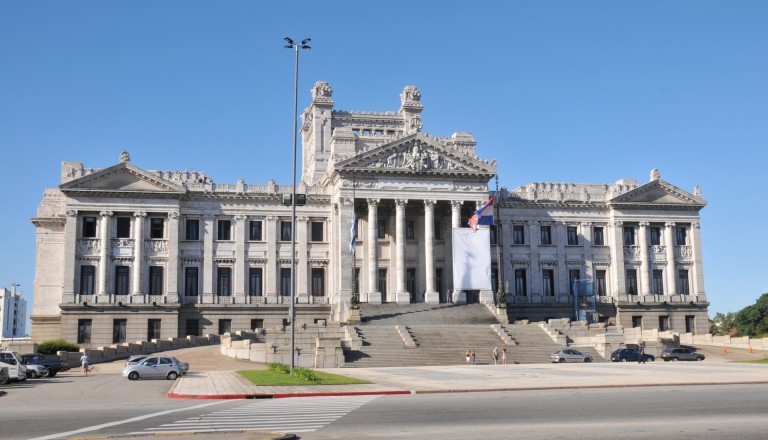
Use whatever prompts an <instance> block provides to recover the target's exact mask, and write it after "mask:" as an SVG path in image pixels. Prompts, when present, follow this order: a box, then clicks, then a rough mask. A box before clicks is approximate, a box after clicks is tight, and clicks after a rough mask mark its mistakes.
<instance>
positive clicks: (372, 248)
mask: <svg viewBox="0 0 768 440" xmlns="http://www.w3.org/2000/svg"><path fill="white" fill-rule="evenodd" d="M378 207H379V199H368V239H367V240H366V241H367V243H366V249H367V252H368V303H370V304H381V292H380V291H379V265H378V257H377V256H378V247H379V246H378V245H379V238H378V233H377V232H378V231H377V229H378V223H379V216H378ZM361 287H362V286H361ZM360 290H362V289H360Z"/></svg>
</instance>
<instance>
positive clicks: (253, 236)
mask: <svg viewBox="0 0 768 440" xmlns="http://www.w3.org/2000/svg"><path fill="white" fill-rule="evenodd" d="M248 240H250V241H264V222H262V221H261V220H251V221H250V222H249V223H248Z"/></svg>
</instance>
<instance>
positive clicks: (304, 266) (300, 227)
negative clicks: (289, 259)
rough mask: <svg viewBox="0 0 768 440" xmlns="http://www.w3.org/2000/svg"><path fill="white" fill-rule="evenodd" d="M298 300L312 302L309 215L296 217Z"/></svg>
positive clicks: (296, 294) (296, 293)
mask: <svg viewBox="0 0 768 440" xmlns="http://www.w3.org/2000/svg"><path fill="white" fill-rule="evenodd" d="M296 222H297V223H298V224H297V225H296V240H297V241H296V255H295V258H296V292H294V295H295V296H296V298H297V299H296V301H298V302H299V303H307V304H308V303H310V302H311V301H310V299H309V296H310V295H311V292H310V290H309V287H308V286H309V282H308V280H307V275H308V274H309V261H308V260H307V257H308V256H309V248H308V242H309V240H308V237H307V231H308V227H307V224H308V223H309V218H308V217H296Z"/></svg>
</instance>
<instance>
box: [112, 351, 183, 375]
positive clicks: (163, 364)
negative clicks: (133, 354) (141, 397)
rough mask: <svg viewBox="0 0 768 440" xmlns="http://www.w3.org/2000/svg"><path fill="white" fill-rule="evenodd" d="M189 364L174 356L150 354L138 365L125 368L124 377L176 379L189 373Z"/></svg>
mask: <svg viewBox="0 0 768 440" xmlns="http://www.w3.org/2000/svg"><path fill="white" fill-rule="evenodd" d="M188 370H189V364H188V363H186V362H181V361H179V360H178V359H176V358H175V357H172V356H148V357H147V358H146V359H144V360H143V361H141V362H139V363H138V364H136V365H130V366H127V367H125V368H124V369H123V377H127V378H128V379H129V380H137V379H142V378H144V379H151V378H154V379H168V380H175V379H176V378H177V377H179V376H183V375H185V374H187V371H188Z"/></svg>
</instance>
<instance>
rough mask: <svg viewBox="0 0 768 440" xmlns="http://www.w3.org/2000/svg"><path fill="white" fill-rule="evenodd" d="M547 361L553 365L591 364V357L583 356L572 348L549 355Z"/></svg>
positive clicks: (562, 349)
mask: <svg viewBox="0 0 768 440" xmlns="http://www.w3.org/2000/svg"><path fill="white" fill-rule="evenodd" d="M549 360H550V361H552V362H555V363H563V362H592V355H589V354H584V353H582V352H580V351H578V350H574V349H572V348H561V349H558V350H556V351H555V352H554V353H552V354H551V355H549Z"/></svg>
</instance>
